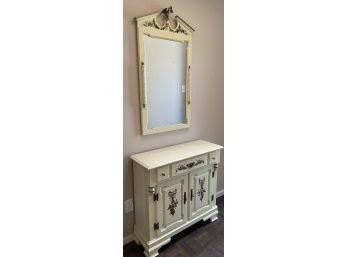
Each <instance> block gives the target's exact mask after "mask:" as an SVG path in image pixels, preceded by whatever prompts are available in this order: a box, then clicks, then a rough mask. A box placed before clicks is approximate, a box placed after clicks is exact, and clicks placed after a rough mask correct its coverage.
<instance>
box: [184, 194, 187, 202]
mask: <svg viewBox="0 0 348 257" xmlns="http://www.w3.org/2000/svg"><path fill="white" fill-rule="evenodd" d="M186 200H187V199H186V192H184V204H186Z"/></svg>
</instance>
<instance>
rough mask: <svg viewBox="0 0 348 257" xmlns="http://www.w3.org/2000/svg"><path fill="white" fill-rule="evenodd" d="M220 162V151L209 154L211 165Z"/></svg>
mask: <svg viewBox="0 0 348 257" xmlns="http://www.w3.org/2000/svg"><path fill="white" fill-rule="evenodd" d="M219 162H220V151H214V152H211V153H209V164H213V163H219Z"/></svg>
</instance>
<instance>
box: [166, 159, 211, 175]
mask: <svg viewBox="0 0 348 257" xmlns="http://www.w3.org/2000/svg"><path fill="white" fill-rule="evenodd" d="M207 164H208V155H207V154H203V155H199V156H196V157H193V158H190V159H186V160H184V161H180V162H176V163H174V164H172V165H171V166H172V168H171V170H172V176H177V175H180V174H182V173H184V172H186V171H190V170H193V169H195V168H200V167H203V166H206V165H207Z"/></svg>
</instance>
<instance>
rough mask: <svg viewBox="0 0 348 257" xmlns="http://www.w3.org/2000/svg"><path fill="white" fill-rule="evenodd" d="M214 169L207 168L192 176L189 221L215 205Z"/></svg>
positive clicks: (193, 173)
mask: <svg viewBox="0 0 348 257" xmlns="http://www.w3.org/2000/svg"><path fill="white" fill-rule="evenodd" d="M213 169H214V168H213V167H212V166H209V167H205V168H202V169H199V170H197V171H195V172H192V173H191V174H190V178H189V179H190V206H189V219H192V218H194V217H195V216H197V215H199V214H201V213H203V212H205V211H207V210H208V209H210V208H211V206H212V205H213V202H212V198H211V196H212V195H213V194H214V192H213V178H212V172H213Z"/></svg>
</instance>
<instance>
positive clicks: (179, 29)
mask: <svg viewBox="0 0 348 257" xmlns="http://www.w3.org/2000/svg"><path fill="white" fill-rule="evenodd" d="M160 14H161V13H160V12H156V13H154V14H150V15H146V16H142V17H138V18H135V19H136V21H137V42H138V77H139V89H140V90H139V91H140V94H139V95H140V113H141V128H142V134H143V135H149V134H155V133H161V132H166V131H173V130H177V129H185V128H189V127H190V122H191V108H190V107H191V70H192V64H191V59H192V32H193V31H194V29H192V27H191V26H189V25H188V24H187V23H186V22H185V21H184V20H182V19H181V18H180V17H179V16H175V18H174V19H175V21H176V27H175V28H172V27H171V26H170V25H169V22H168V21H166V22H165V23H164V24H163V25H159V24H158V23H157V22H156V17H158V16H159V15H160ZM144 35H149V36H151V37H155V38H163V39H167V40H174V41H181V42H187V53H186V57H187V58H186V71H185V72H186V101H185V105H186V106H185V107H186V123H179V124H173V125H167V126H160V127H155V128H148V126H147V124H148V106H147V87H146V83H147V81H146V63H145V49H144V47H145V46H144Z"/></svg>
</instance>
